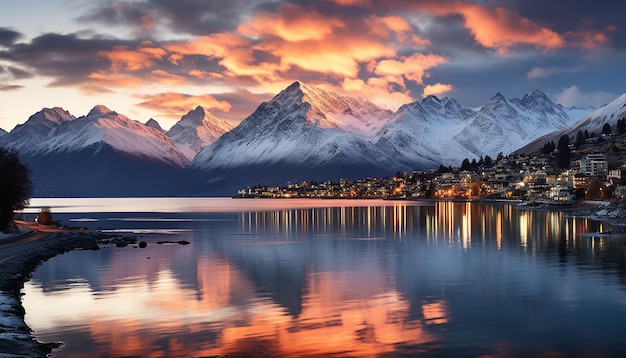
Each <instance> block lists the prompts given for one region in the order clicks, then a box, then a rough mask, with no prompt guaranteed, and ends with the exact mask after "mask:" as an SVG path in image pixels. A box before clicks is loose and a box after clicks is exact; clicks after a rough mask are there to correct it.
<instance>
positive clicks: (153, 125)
mask: <svg viewBox="0 0 626 358" xmlns="http://www.w3.org/2000/svg"><path fill="white" fill-rule="evenodd" d="M144 124H145V125H146V127H150V128H154V129H156V130H158V131H159V132H161V133H165V130H164V129H163V128H161V125H160V124H159V122H157V121H156V120H155V119H154V118H150V119H148V121H146V123H144Z"/></svg>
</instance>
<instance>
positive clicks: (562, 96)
mask: <svg viewBox="0 0 626 358" xmlns="http://www.w3.org/2000/svg"><path fill="white" fill-rule="evenodd" d="M554 98H555V99H556V102H557V103H560V104H561V105H563V106H565V107H572V106H573V107H589V106H592V107H596V108H598V107H600V106H603V105H605V104H607V103H609V102H611V101H613V100H614V99H615V98H617V95H616V94H614V93H608V92H590V93H583V92H582V91H581V90H580V88H578V86H576V85H574V86H570V87H565V88H563V90H562V91H561V92H560V93H557V94H556V95H555V96H554Z"/></svg>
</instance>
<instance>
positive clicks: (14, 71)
mask: <svg viewBox="0 0 626 358" xmlns="http://www.w3.org/2000/svg"><path fill="white" fill-rule="evenodd" d="M8 71H9V72H10V73H11V75H12V76H13V79H16V80H23V79H27V78H33V77H35V75H33V74H32V73H30V72H28V71H25V70H22V69H19V68H17V67H8Z"/></svg>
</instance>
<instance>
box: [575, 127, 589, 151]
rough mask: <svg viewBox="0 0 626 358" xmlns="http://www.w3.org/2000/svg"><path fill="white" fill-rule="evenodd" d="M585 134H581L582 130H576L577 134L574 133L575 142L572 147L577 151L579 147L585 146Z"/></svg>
mask: <svg viewBox="0 0 626 358" xmlns="http://www.w3.org/2000/svg"><path fill="white" fill-rule="evenodd" d="M585 141H586V139H585V134H584V133H583V131H582V130H580V129H579V130H578V133H576V142H574V145H575V146H576V149H578V148H579V147H580V146H581V145H583V144H585Z"/></svg>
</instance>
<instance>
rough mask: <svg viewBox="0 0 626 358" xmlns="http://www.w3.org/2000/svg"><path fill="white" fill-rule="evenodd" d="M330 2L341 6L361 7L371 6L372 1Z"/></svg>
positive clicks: (345, 0)
mask: <svg viewBox="0 0 626 358" xmlns="http://www.w3.org/2000/svg"><path fill="white" fill-rule="evenodd" d="M331 1H332V2H334V3H335V4H337V5H341V6H361V7H371V6H372V0H331Z"/></svg>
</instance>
